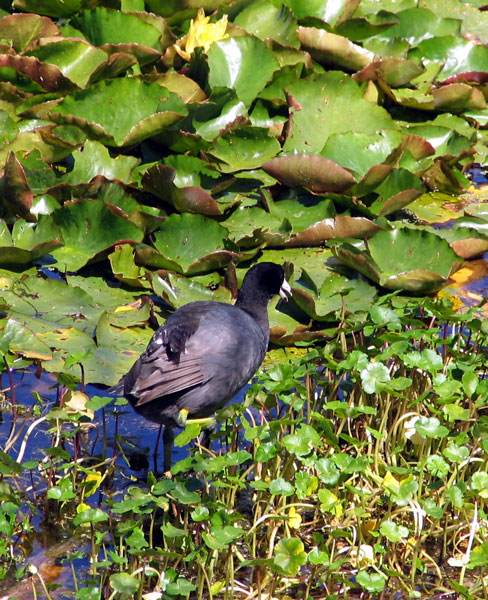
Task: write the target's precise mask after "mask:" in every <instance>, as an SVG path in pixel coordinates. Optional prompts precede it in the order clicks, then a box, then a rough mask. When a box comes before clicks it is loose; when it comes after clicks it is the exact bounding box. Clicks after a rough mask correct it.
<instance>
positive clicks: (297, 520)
mask: <svg viewBox="0 0 488 600" xmlns="http://www.w3.org/2000/svg"><path fill="white" fill-rule="evenodd" d="M301 524H302V517H301V516H300V515H299V514H298V513H297V511H296V509H295V507H294V506H292V507H291V508H290V510H289V511H288V525H289V526H290V527H291V528H292V529H299V528H300V525H301Z"/></svg>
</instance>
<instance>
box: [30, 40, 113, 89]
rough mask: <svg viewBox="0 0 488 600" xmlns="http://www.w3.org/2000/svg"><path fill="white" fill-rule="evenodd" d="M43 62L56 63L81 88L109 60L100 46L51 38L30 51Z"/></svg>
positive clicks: (65, 75)
mask: <svg viewBox="0 0 488 600" xmlns="http://www.w3.org/2000/svg"><path fill="white" fill-rule="evenodd" d="M28 56H34V57H35V58H37V59H38V60H39V61H41V62H42V63H47V64H51V65H55V66H56V67H58V68H59V70H60V71H61V73H62V74H63V75H64V77H66V78H67V79H69V80H70V81H72V82H73V83H74V84H75V85H76V86H78V87H79V88H83V87H85V86H86V85H87V83H88V82H89V80H90V76H91V74H92V73H93V72H94V71H95V70H96V69H97V68H98V67H99V66H100V65H101V64H102V63H105V62H107V61H108V56H107V54H106V53H105V52H104V51H103V50H100V49H99V48H94V47H93V46H92V45H91V44H89V43H88V42H85V41H82V40H66V39H63V38H54V39H52V38H50V40H49V42H48V41H46V40H44V41H43V43H42V45H41V46H37V47H36V48H34V49H33V50H31V51H30V52H29V53H28Z"/></svg>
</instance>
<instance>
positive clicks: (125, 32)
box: [71, 6, 169, 51]
mask: <svg viewBox="0 0 488 600" xmlns="http://www.w3.org/2000/svg"><path fill="white" fill-rule="evenodd" d="M71 24H72V25H73V26H74V27H76V28H77V29H79V30H80V31H81V32H82V33H83V35H84V36H85V37H86V38H87V39H88V40H89V41H90V42H91V43H92V44H93V45H94V46H102V45H103V44H129V43H136V44H141V45H143V46H149V47H150V48H154V49H155V50H158V51H162V50H164V48H166V47H167V46H168V45H169V35H168V33H167V31H166V30H167V25H166V22H165V21H164V19H161V18H160V17H157V16H156V15H152V17H151V18H150V16H149V14H148V15H147V16H146V15H145V14H144V13H133V14H129V13H127V12H122V11H119V10H113V9H110V8H104V7H102V6H98V7H97V8H94V9H92V10H84V11H82V12H80V13H78V14H77V15H76V16H75V17H74V18H73V19H71ZM166 37H167V38H168V40H166ZM162 38H163V40H162ZM162 41H163V43H162Z"/></svg>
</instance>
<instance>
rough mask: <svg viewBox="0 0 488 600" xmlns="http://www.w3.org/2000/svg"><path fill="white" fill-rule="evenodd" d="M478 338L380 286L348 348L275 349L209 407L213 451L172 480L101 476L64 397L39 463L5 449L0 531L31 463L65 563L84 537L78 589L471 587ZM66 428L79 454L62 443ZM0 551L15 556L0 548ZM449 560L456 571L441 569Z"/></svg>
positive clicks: (10, 525) (163, 593)
mask: <svg viewBox="0 0 488 600" xmlns="http://www.w3.org/2000/svg"><path fill="white" fill-rule="evenodd" d="M487 334H488V330H487V328H486V325H485V322H484V321H481V320H480V319H479V318H478V317H477V316H476V315H475V314H474V313H473V312H471V313H469V314H467V315H465V316H462V317H461V316H459V315H456V314H455V313H453V312H452V310H451V308H450V307H449V304H448V303H447V302H446V301H440V300H436V301H431V300H425V299H424V300H415V301H412V300H409V301H406V300H404V299H402V298H400V297H398V296H395V295H393V296H390V297H387V298H384V299H383V300H382V302H381V303H377V304H376V305H375V306H374V307H372V308H371V310H370V311H369V314H368V319H367V323H366V325H365V327H363V329H362V331H361V333H360V334H358V337H357V339H356V341H355V342H354V340H353V339H352V338H349V339H348V340H345V339H342V340H338V341H332V342H330V343H329V344H327V345H326V346H325V347H324V348H322V349H316V350H313V351H309V352H307V353H305V354H303V355H302V356H301V357H298V358H290V359H287V358H286V354H285V353H284V352H283V350H280V351H278V352H280V353H281V355H282V356H281V357H280V361H279V363H276V364H275V365H274V366H271V367H269V368H268V370H267V372H266V373H262V374H261V376H260V378H259V380H258V381H257V383H255V384H254V385H253V386H252V387H251V389H250V391H249V393H248V395H247V400H246V402H245V404H244V405H231V406H229V407H227V408H225V409H223V410H222V411H221V412H220V420H221V421H223V420H224V419H226V421H225V423H226V424H224V425H223V427H222V429H221V431H220V432H219V433H218V434H217V438H218V440H219V442H214V449H213V450H207V449H203V448H200V449H199V450H198V449H194V451H193V452H192V453H191V454H190V455H189V456H188V458H185V459H183V460H181V461H180V462H178V463H176V464H175V465H174V466H173V468H172V477H171V478H165V479H161V480H159V481H158V480H157V479H156V477H154V475H153V474H152V473H151V472H149V474H148V476H147V479H146V482H145V485H144V482H139V483H138V485H136V486H131V487H129V488H127V489H125V491H123V492H120V491H114V489H113V484H112V483H110V482H111V481H112V478H113V474H114V462H113V459H112V458H108V457H105V458H104V457H103V456H99V457H94V456H92V454H91V453H90V452H89V449H90V447H91V443H90V440H89V439H88V438H87V437H86V436H87V432H85V433H84V434H83V433H82V431H83V430H84V427H86V425H85V424H84V423H83V421H84V419H82V418H81V417H80V415H79V414H78V415H76V414H74V413H72V412H70V411H69V410H68V408H69V404H68V403H66V404H65V405H64V407H63V408H61V409H60V408H56V409H52V410H51V412H50V413H48V414H47V415H45V416H46V418H47V419H48V421H49V422H51V423H52V424H53V430H52V431H53V440H55V441H54V442H53V446H54V447H53V448H49V449H46V450H45V453H46V457H45V458H44V459H42V460H41V461H33V460H30V461H29V462H23V463H22V464H19V463H18V462H15V461H13V460H12V459H11V458H9V456H8V455H7V454H4V455H2V457H1V462H0V466H1V468H2V472H3V474H4V475H5V476H6V478H7V479H6V481H5V482H4V483H3V484H2V488H1V489H0V494H1V497H2V500H4V503H3V509H2V511H3V512H2V513H1V528H2V531H4V532H7V533H9V535H10V536H13V535H14V534H16V535H18V534H19V532H20V530H21V529H22V528H23V527H25V524H24V522H25V521H26V516H25V515H24V516H23V513H22V510H21V508H20V507H21V500H22V501H23V502H25V501H26V499H27V498H29V497H30V496H29V495H26V494H22V496H21V495H20V494H19V493H18V492H16V491H14V487H13V481H14V478H19V477H21V478H22V477H25V476H28V475H29V474H31V476H32V474H34V477H35V479H36V480H38V483H37V485H36V489H37V497H36V502H33V501H32V499H31V500H30V504H29V503H28V505H30V506H31V510H34V509H35V505H36V503H37V505H39V506H45V502H46V501H49V502H50V503H51V507H50V513H49V514H50V515H51V518H53V515H55V517H54V518H55V519H56V522H57V523H58V526H59V527H60V528H61V529H63V530H64V531H65V533H66V534H69V535H70V536H73V538H74V539H75V540H77V542H76V544H74V546H75V547H77V548H76V549H74V548H71V549H70V550H69V551H66V550H65V549H64V552H63V554H68V555H69V556H68V558H67V559H66V560H67V561H68V563H69V562H70V561H73V560H75V559H76V558H80V557H82V556H83V554H84V553H83V551H82V550H79V549H78V548H79V547H80V546H81V547H83V546H85V547H86V548H87V550H86V553H85V554H86V555H88V556H89V557H90V565H91V568H90V573H89V574H87V575H85V576H81V575H79V576H78V577H79V578H80V579H79V580H78V585H79V590H78V592H77V595H76V597H77V598H78V600H93V599H94V598H97V599H98V598H99V597H100V593H101V590H106V591H105V594H106V596H104V597H108V595H109V594H112V595H111V596H110V597H111V598H115V597H117V598H118V597H120V598H123V597H127V596H129V597H136V596H137V595H139V596H137V597H141V594H143V593H147V594H149V595H148V596H147V598H160V599H165V600H171V599H172V598H177V597H188V596H190V597H193V596H195V597H210V598H230V597H233V594H234V591H235V590H240V591H241V592H243V593H247V594H249V595H255V594H257V593H258V591H259V590H261V593H264V591H265V590H266V593H269V594H270V595H271V596H277V595H282V594H286V595H289V596H290V597H304V598H308V597H315V596H316V595H322V596H325V595H327V596H328V597H330V598H336V597H338V596H336V595H335V594H337V593H338V592H339V590H340V589H342V590H344V589H346V590H347V589H349V590H354V589H357V590H362V591H365V592H368V593H379V592H382V591H383V592H384V593H389V594H393V593H394V592H395V591H401V590H403V592H404V594H408V593H414V592H415V593H418V594H420V595H421V596H422V597H423V594H426V596H425V597H429V596H431V595H432V594H434V593H435V592H436V591H437V592H439V593H440V592H441V591H448V590H451V591H452V590H456V591H457V592H458V593H459V594H461V596H462V597H464V598H467V599H471V598H479V597H482V590H483V589H484V588H483V586H485V587H486V584H487V582H486V568H487V566H488V548H487V544H486V542H485V541H484V540H485V539H486V535H487V533H488V531H487V522H488V519H487V515H488V505H487V501H488V474H487V464H488V422H487V417H486V396H487V380H486V379H485V375H486V373H485V371H486V367H485V359H484V355H483V352H482V348H483V347H485V346H486V343H487ZM106 400H107V399H105V400H103V399H100V398H94V399H93V400H91V401H90V403H89V404H88V407H91V408H92V409H98V410H101V408H100V407H103V406H104V405H106ZM102 410H105V409H102ZM107 415H108V413H107V414H106V416H107ZM66 421H71V423H72V427H69V428H67V429H66V428H63V429H62V430H60V429H59V428H60V424H61V423H63V422H66ZM104 431H105V432H106V431H107V429H106V428H104ZM185 437H186V434H185V433H183V434H181V436H180V439H179V440H178V439H177V443H184V442H185ZM69 439H71V440H73V439H74V440H75V442H74V446H75V459H73V457H72V456H71V455H70V454H69V453H68V452H67V451H66V450H65V449H63V448H62V447H61V446H62V445H64V444H65V443H66V442H68V441H69ZM83 439H84V441H82V440H83ZM128 441H130V440H128ZM119 442H120V440H119ZM218 444H220V450H216V448H217V446H218ZM108 446H109V444H108V443H107V444H104V447H108ZM106 482H107V483H109V485H106ZM46 483H47V488H46ZM93 498H95V499H96V500H95V501H92V500H93ZM13 499H14V500H15V502H14V500H13ZM46 499H48V500H46ZM23 510H24V511H25V508H24V509H23ZM22 519H24V520H22ZM28 522H29V519H27V523H28ZM27 531H28V529H27ZM469 532H471V541H469V542H468V541H467V540H468V537H470V536H469V535H468V533H469ZM436 540H437V542H436ZM84 541H86V542H87V543H86V544H84ZM5 544H8V540H7V541H5ZM4 550H5V549H4ZM0 558H1V562H2V564H3V565H4V569H7V567H8V566H9V565H10V567H11V568H13V566H14V565H12V564H11V561H12V557H11V556H7V552H6V551H3V554H2V555H1V556H0ZM17 559H19V556H18V549H17ZM9 560H10V563H9ZM448 561H449V563H450V564H451V565H452V566H453V567H456V569H454V570H453V569H452V568H450V569H447V570H445V567H446V565H447V562H448ZM5 572H6V571H5V570H4V573H5ZM46 585H47V587H49V584H46ZM151 593H152V594H153V595H151ZM124 594H125V596H124ZM144 597H146V596H144Z"/></svg>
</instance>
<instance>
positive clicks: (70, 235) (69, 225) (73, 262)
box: [52, 200, 144, 271]
mask: <svg viewBox="0 0 488 600" xmlns="http://www.w3.org/2000/svg"><path fill="white" fill-rule="evenodd" d="M52 218H53V220H54V222H55V223H56V225H58V227H59V228H60V230H61V233H62V236H63V240H64V244H65V245H64V247H63V248H59V249H58V250H55V251H54V252H53V253H52V254H53V257H54V258H55V259H56V261H57V263H58V265H57V266H58V268H59V269H61V270H67V271H77V270H78V269H80V268H81V267H83V266H84V265H86V264H87V263H88V262H90V261H93V260H99V259H100V258H101V256H100V255H101V254H102V253H103V252H105V251H107V250H109V249H110V248H112V247H113V246H114V244H116V243H117V242H123V241H128V240H132V241H134V242H140V241H142V238H143V235H144V234H143V232H142V231H141V230H140V229H139V227H136V226H135V225H134V224H133V223H131V222H130V221H129V220H128V219H125V218H123V217H121V216H119V215H117V214H114V212H112V210H110V208H109V206H107V204H105V203H104V202H101V201H99V200H81V201H79V202H74V203H71V204H68V203H66V204H65V205H64V206H63V207H61V208H60V209H58V210H56V211H54V213H53V214H52ZM101 224H102V225H101Z"/></svg>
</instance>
